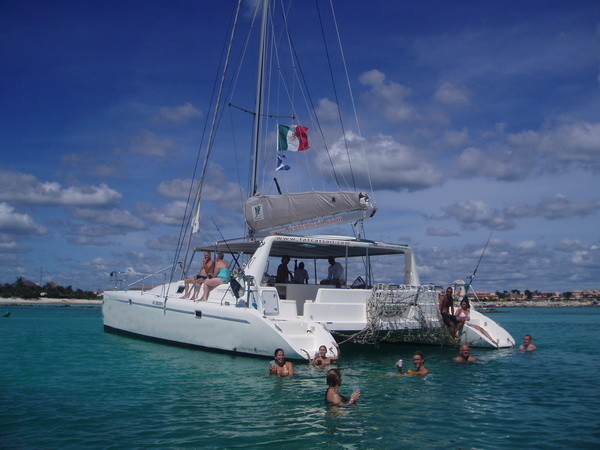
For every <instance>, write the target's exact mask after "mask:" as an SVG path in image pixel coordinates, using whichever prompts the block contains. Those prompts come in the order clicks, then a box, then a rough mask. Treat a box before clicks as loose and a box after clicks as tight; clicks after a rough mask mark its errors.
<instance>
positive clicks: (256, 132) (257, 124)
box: [249, 0, 269, 196]
mask: <svg viewBox="0 0 600 450" xmlns="http://www.w3.org/2000/svg"><path fill="white" fill-rule="evenodd" d="M268 15H269V0H262V22H261V28H260V44H259V49H258V73H257V76H256V97H255V100H254V124H253V129H252V156H251V160H252V175H251V177H250V190H249V192H250V196H253V195H255V194H256V192H257V191H258V185H257V175H258V149H259V145H260V128H261V125H262V112H263V102H264V91H265V68H266V49H267V17H268Z"/></svg>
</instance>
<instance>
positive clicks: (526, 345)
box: [519, 334, 537, 352]
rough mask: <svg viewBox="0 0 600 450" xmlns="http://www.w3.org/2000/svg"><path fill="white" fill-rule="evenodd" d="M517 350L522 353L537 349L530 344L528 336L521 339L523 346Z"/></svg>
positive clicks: (529, 336)
mask: <svg viewBox="0 0 600 450" xmlns="http://www.w3.org/2000/svg"><path fill="white" fill-rule="evenodd" d="M519 350H521V351H523V352H532V351H534V350H537V347H536V346H535V345H533V342H531V335H530V334H526V335H525V337H524V338H523V345H521V346H520V347H519Z"/></svg>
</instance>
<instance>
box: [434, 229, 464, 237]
mask: <svg viewBox="0 0 600 450" xmlns="http://www.w3.org/2000/svg"><path fill="white" fill-rule="evenodd" d="M425 234H426V235H427V236H438V237H452V236H460V234H459V233H457V232H456V231H452V230H448V229H446V228H433V227H429V228H427V229H426V230H425Z"/></svg>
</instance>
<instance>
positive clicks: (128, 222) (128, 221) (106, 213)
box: [73, 208, 146, 231]
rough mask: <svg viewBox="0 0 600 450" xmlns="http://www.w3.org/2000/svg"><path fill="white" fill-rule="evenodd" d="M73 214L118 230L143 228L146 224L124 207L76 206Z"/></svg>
mask: <svg viewBox="0 0 600 450" xmlns="http://www.w3.org/2000/svg"><path fill="white" fill-rule="evenodd" d="M73 215H74V216H75V217H78V218H80V219H85V220H87V221H89V222H92V223H97V224H101V225H107V226H110V227H114V228H115V229H118V230H121V231H123V230H143V229H145V228H146V224H145V223H144V222H142V221H141V220H140V219H138V218H137V217H135V216H134V215H133V214H131V213H130V212H129V211H126V210H122V209H115V208H113V209H108V210H104V209H89V208H75V209H74V210H73Z"/></svg>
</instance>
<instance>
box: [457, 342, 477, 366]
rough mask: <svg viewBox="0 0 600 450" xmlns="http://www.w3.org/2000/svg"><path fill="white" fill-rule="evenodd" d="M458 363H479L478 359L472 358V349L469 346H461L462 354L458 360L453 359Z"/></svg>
mask: <svg viewBox="0 0 600 450" xmlns="http://www.w3.org/2000/svg"><path fill="white" fill-rule="evenodd" d="M452 360H453V361H456V362H475V361H479V359H478V358H475V357H474V356H471V348H470V347H469V346H468V345H467V344H463V345H461V346H460V354H459V355H458V356H457V357H456V358H452Z"/></svg>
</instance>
